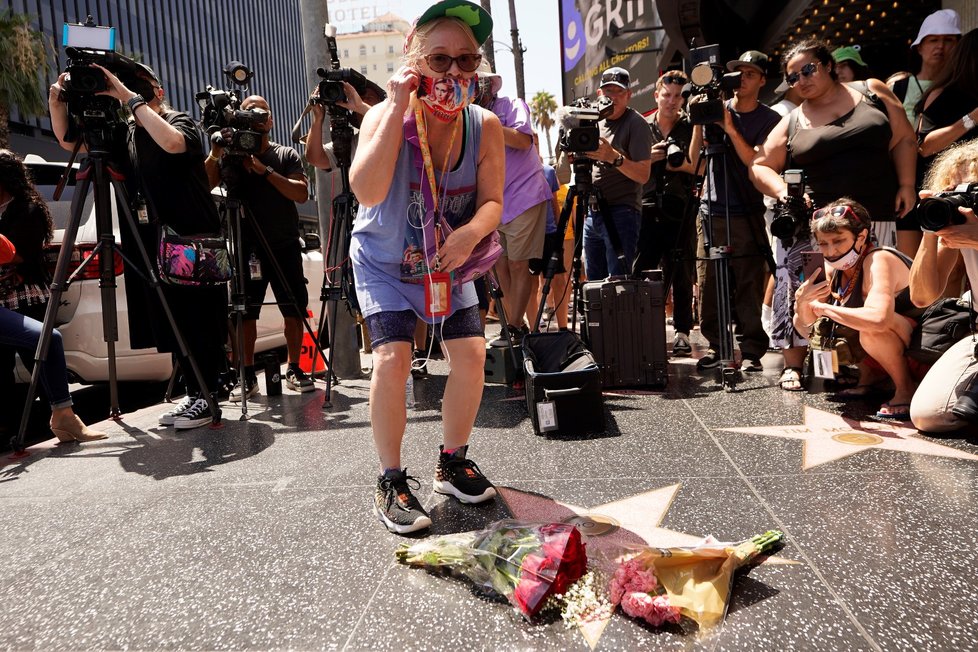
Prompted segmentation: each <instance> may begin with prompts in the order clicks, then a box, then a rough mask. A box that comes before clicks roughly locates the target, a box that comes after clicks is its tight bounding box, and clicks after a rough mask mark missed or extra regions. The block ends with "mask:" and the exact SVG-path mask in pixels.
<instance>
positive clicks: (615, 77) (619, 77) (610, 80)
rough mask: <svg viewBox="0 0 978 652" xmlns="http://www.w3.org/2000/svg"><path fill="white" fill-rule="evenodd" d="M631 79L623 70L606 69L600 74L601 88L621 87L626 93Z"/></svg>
mask: <svg viewBox="0 0 978 652" xmlns="http://www.w3.org/2000/svg"><path fill="white" fill-rule="evenodd" d="M630 81H631V79H630V78H629V76H628V71H627V70H625V69H624V68H608V69H607V70H605V71H604V72H603V73H601V86H602V87H604V86H621V87H622V88H624V89H625V90H626V91H627V90H628V84H629V82H630Z"/></svg>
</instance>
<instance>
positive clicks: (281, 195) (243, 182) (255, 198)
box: [204, 95, 315, 402]
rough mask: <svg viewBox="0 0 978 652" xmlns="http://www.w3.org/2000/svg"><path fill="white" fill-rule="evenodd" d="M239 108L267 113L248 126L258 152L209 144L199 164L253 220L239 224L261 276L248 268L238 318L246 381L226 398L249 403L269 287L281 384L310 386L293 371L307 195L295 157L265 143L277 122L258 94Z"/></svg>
mask: <svg viewBox="0 0 978 652" xmlns="http://www.w3.org/2000/svg"><path fill="white" fill-rule="evenodd" d="M241 110H242V111H256V112H264V113H265V115H266V116H267V118H266V119H265V121H264V122H263V123H261V124H258V125H256V126H255V127H253V128H254V129H255V130H256V131H258V132H259V133H261V144H260V145H259V149H258V152H256V153H255V154H253V155H249V156H227V155H226V153H225V150H224V147H223V146H222V145H220V144H219V143H218V142H215V141H214V140H213V139H212V140H211V152H210V155H209V156H208V157H207V158H206V159H205V161H204V167H205V168H206V169H207V179H208V181H210V184H211V187H212V188H216V187H217V186H218V185H220V183H221V182H222V180H223V181H225V182H226V183H227V187H228V192H229V193H231V194H233V195H234V196H237V197H239V198H240V199H241V204H242V206H243V208H244V210H245V211H247V213H248V217H249V218H251V219H245V220H244V222H243V223H242V229H241V240H242V241H241V242H240V243H239V246H241V247H242V248H243V250H244V259H245V261H251V260H252V259H253V258H254V259H255V260H257V261H258V265H259V269H260V271H261V274H260V277H259V278H254V277H253V275H252V273H251V271H250V267H251V265H249V272H248V276H247V278H246V280H245V292H246V293H247V296H248V301H247V313H246V315H245V318H244V351H243V352H240V351H239V352H238V353H239V355H242V356H243V357H244V364H245V377H244V378H239V379H238V386H237V387H235V388H234V389H233V390H231V400H232V401H235V402H240V401H241V397H242V395H244V396H246V397H247V398H251V397H252V396H254V395H255V394H257V393H258V380H257V373H256V370H255V340H256V339H257V338H258V317H259V316H260V315H261V309H262V302H263V301H264V300H265V292H266V291H267V290H268V285H269V283H271V286H272V292H274V294H275V301H276V302H277V303H278V309H279V311H280V312H281V313H282V318H283V320H284V321H285V347H286V349H287V350H288V358H289V360H288V367H287V369H286V371H285V382H286V385H288V387H289V388H290V389H292V390H294V391H297V392H309V391H312V390H313V389H315V385H314V383H313V380H312V378H310V377H309V376H308V375H306V373H305V372H303V371H302V369H300V368H299V356H300V354H301V352H302V336H303V324H302V318H303V317H304V316H305V315H306V307H307V305H308V303H309V293H308V291H307V289H306V278H305V276H304V275H303V271H302V247H301V243H300V242H299V211H298V209H296V207H295V205H296V202H298V203H300V204H302V203H305V201H306V199H307V198H308V192H309V188H308V184H309V180H308V179H307V178H306V175H305V172H303V169H302V159H301V158H299V153H298V152H297V151H295V150H294V149H293V148H291V147H286V146H285V145H279V144H278V143H275V142H272V141H271V140H269V137H268V134H269V133H271V130H272V128H273V126H274V125H275V121H274V118H273V116H272V112H271V109H270V108H269V106H268V102H267V101H266V100H265V98H263V97H261V96H260V95H251V96H249V97H246V98H244V99H243V100H242V101H241ZM223 135H224V142H229V141H230V139H231V133H230V130H229V129H228V130H225V132H224V133H223ZM222 176H223V179H222ZM256 227H257V229H258V230H259V231H260V232H261V234H262V235H263V236H264V239H265V240H267V242H268V250H266V249H265V247H264V246H262V244H261V238H260V237H259V236H258V233H256V231H255V229H256ZM273 260H274V261H276V262H277V263H278V266H279V268H281V270H282V278H280V277H279V275H278V273H277V272H276V270H275V267H274V266H273V264H272V261H273ZM290 295H291V299H290ZM293 299H294V302H293V301H292V300H293ZM232 341H236V338H234V339H233V340H232Z"/></svg>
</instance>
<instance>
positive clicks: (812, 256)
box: [801, 251, 825, 281]
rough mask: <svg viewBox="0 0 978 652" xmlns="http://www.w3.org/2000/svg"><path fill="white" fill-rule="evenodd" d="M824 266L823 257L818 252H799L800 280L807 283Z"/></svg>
mask: <svg viewBox="0 0 978 652" xmlns="http://www.w3.org/2000/svg"><path fill="white" fill-rule="evenodd" d="M824 266H825V256H823V255H822V253H821V252H820V251H803V252H801V273H802V277H801V280H803V281H807V280H808V279H810V278H811V277H812V276H814V275H815V273H816V272H817V271H818V270H820V269H822V268H823V267H824Z"/></svg>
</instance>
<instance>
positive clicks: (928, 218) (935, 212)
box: [917, 193, 972, 231]
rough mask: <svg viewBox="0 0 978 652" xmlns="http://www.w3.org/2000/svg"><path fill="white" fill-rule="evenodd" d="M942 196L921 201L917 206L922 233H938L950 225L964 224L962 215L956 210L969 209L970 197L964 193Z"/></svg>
mask: <svg viewBox="0 0 978 652" xmlns="http://www.w3.org/2000/svg"><path fill="white" fill-rule="evenodd" d="M942 195H944V193H941V194H940V195H938V196H936V197H928V198H927V199H922V200H921V201H920V203H919V204H917V219H918V221H919V222H920V228H921V229H923V230H924V231H940V230H941V229H943V228H945V227H948V226H951V225H952V224H964V222H965V220H964V215H962V214H961V213H959V212H958V208H959V207H962V206H963V207H965V208H971V204H972V202H971V201H970V199H971V198H970V196H969V195H968V194H966V193H948V194H947V195H946V196H942Z"/></svg>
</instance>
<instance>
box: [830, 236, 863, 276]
mask: <svg viewBox="0 0 978 652" xmlns="http://www.w3.org/2000/svg"><path fill="white" fill-rule="evenodd" d="M856 239H857V240H858V239H859V238H858V237H857V238H856ZM863 247H864V248H865V245H863ZM861 254H862V251H861V250H860V251H856V243H855V241H853V243H852V246H851V247H849V251H847V252H846V253H844V254H842V255H841V256H836V257H835V258H826V259H825V262H827V263H828V264H829V265H830V266H831V267H832V269H837V270H839V271H840V272H841V271H843V270H847V269H851V268H852V267H853V265H855V264H856V263H857V262H859V257H860V255H861Z"/></svg>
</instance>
